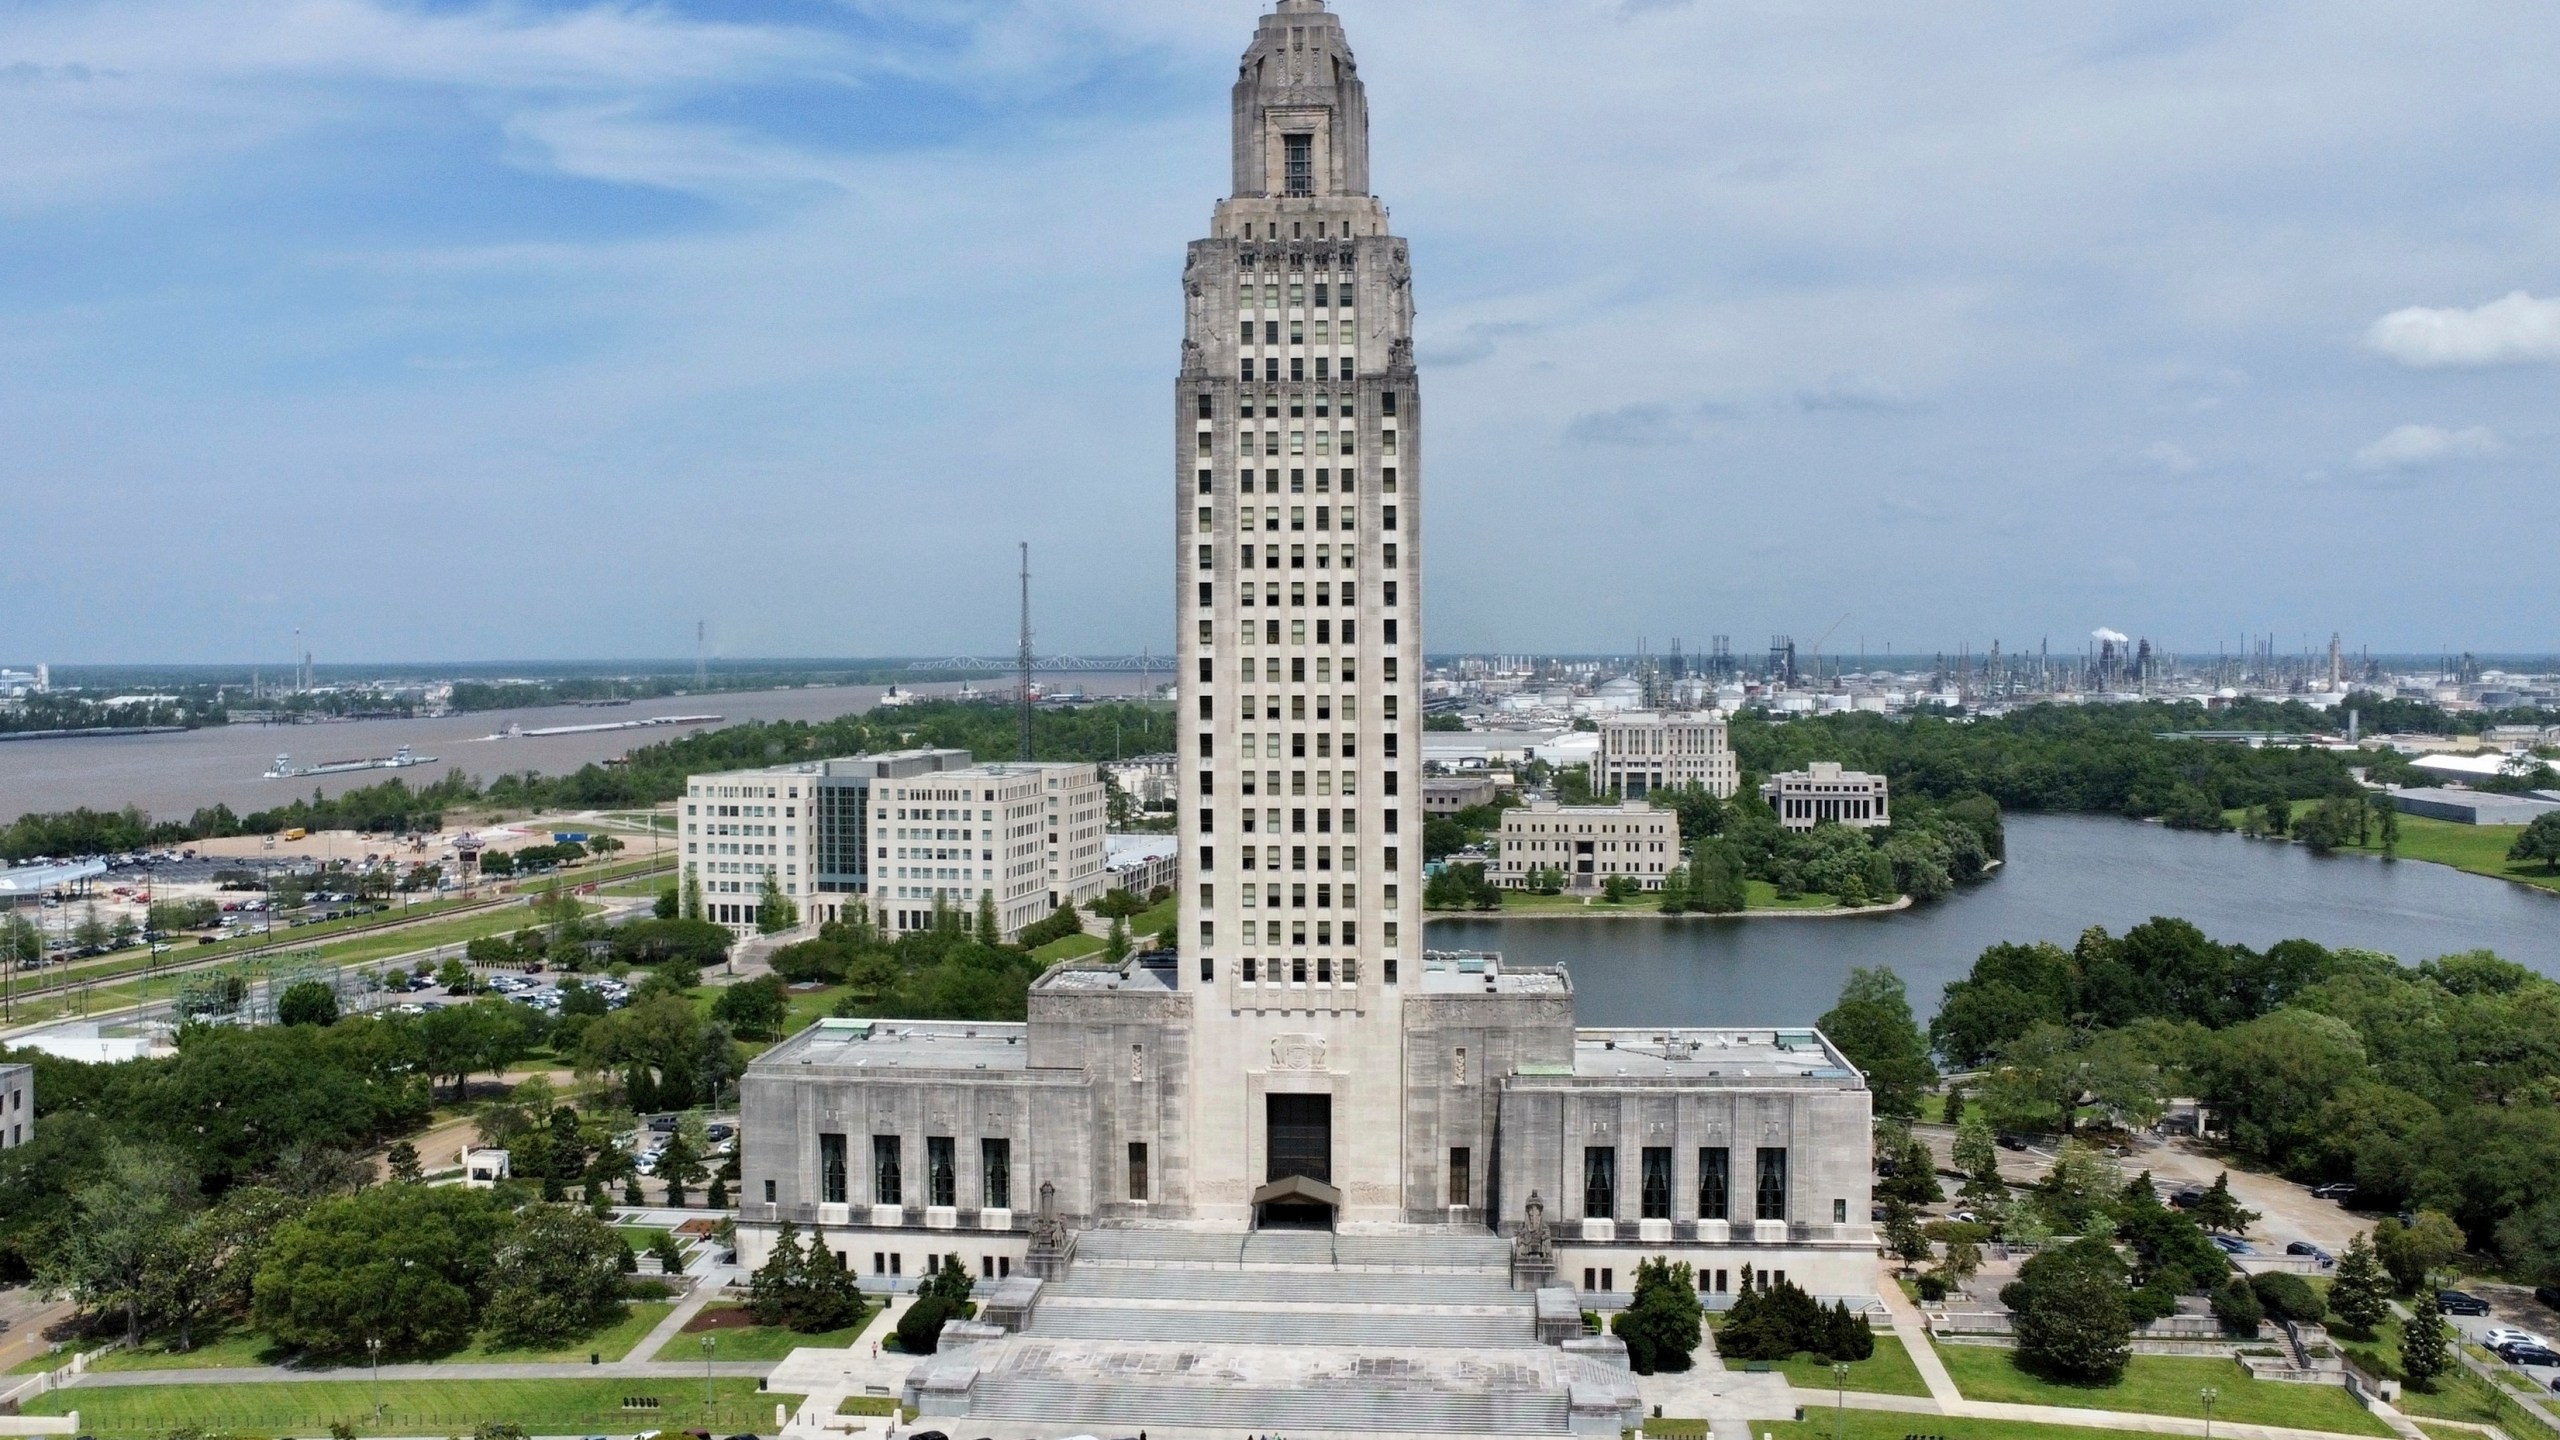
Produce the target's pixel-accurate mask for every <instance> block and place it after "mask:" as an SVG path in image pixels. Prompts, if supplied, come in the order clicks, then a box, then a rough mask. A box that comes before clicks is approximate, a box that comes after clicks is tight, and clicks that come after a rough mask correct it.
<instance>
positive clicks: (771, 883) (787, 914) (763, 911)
mask: <svg viewBox="0 0 2560 1440" xmlns="http://www.w3.org/2000/svg"><path fill="white" fill-rule="evenodd" d="M799 924H800V907H799V906H798V905H797V904H794V903H793V902H792V899H791V897H790V896H788V895H785V894H783V893H782V882H781V881H780V880H779V879H777V878H775V876H774V873H773V871H772V870H770V869H768V870H766V871H765V872H764V887H763V888H762V889H761V890H759V891H757V892H756V933H757V934H759V935H779V934H781V933H782V932H783V931H785V930H790V929H793V928H796V927H797V926H798V925H799Z"/></svg>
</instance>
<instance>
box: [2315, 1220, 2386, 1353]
mask: <svg viewBox="0 0 2560 1440" xmlns="http://www.w3.org/2000/svg"><path fill="white" fill-rule="evenodd" d="M2329 1308H2330V1309H2332V1310H2334V1311H2336V1312H2337V1313H2338V1323H2339V1325H2340V1326H2341V1327H2342V1328H2345V1329H2347V1330H2350V1331H2352V1332H2354V1333H2355V1334H2358V1335H2371V1334H2372V1333H2373V1328H2374V1327H2375V1326H2377V1325H2379V1324H2381V1323H2382V1322H2383V1320H2384V1319H2385V1317H2387V1316H2389V1315H2390V1314H2391V1278H2390V1276H2389V1275H2387V1274H2385V1273H2384V1271H2383V1268H2382V1261H2381V1260H2380V1259H2379V1258H2377V1257H2376V1256H2375V1255H2374V1253H2373V1243H2372V1241H2370V1240H2369V1239H2367V1238H2366V1237H2365V1236H2364V1235H2362V1234H2358V1235H2356V1236H2355V1237H2354V1238H2353V1239H2351V1240H2349V1241H2348V1242H2347V1249H2346V1253H2345V1254H2343V1255H2340V1256H2339V1257H2338V1275H2337V1278H2336V1279H2335V1280H2334V1281H2332V1282H2331V1283H2330V1285H2329Z"/></svg>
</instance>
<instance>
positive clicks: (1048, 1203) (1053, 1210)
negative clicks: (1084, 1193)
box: [1031, 1180, 1067, 1250]
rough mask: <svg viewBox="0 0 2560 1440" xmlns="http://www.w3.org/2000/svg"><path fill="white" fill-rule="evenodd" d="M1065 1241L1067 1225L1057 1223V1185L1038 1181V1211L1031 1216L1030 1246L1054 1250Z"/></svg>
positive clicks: (1036, 1248) (1037, 1248)
mask: <svg viewBox="0 0 2560 1440" xmlns="http://www.w3.org/2000/svg"><path fill="white" fill-rule="evenodd" d="M1066 1243H1067V1227H1066V1226H1064V1225H1061V1224H1059V1223H1058V1187H1057V1186H1056V1185H1055V1184H1053V1183H1051V1182H1049V1181H1047V1180H1043V1181H1041V1182H1040V1213H1039V1214H1037V1215H1034V1216H1032V1217H1031V1248H1032V1249H1034V1250H1055V1249H1057V1248H1059V1247H1060V1246H1062V1245H1064V1244H1066Z"/></svg>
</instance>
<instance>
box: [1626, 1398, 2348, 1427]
mask: <svg viewBox="0 0 2560 1440" xmlns="http://www.w3.org/2000/svg"><path fill="white" fill-rule="evenodd" d="M2297 1388H2299V1387H2297ZM1804 1415H1805V1418H1803V1419H1802V1420H1754V1421H1752V1422H1751V1433H1752V1434H1754V1435H1767V1436H1771V1437H1774V1440H1832V1437H1833V1436H1835V1435H1838V1434H1839V1433H1840V1432H1841V1429H1842V1428H1845V1429H1846V1430H1847V1432H1848V1440H1905V1437H1908V1436H1913V1435H1921V1436H1929V1437H1932V1440H2169V1437H2168V1436H2166V1435H2163V1434H2161V1433H2160V1432H2158V1431H2152V1430H2092V1429H2090V1428H2089V1427H2087V1426H2085V1425H2043V1424H2038V1423H2035V1422H2033V1421H2026V1420H1957V1419H1952V1418H1949V1417H1947V1416H1943V1415H1913V1414H1906V1413H1903V1412H1900V1411H1891V1410H1852V1411H1849V1412H1848V1413H1847V1415H1846V1416H1845V1417H1844V1416H1841V1415H1839V1414H1838V1413H1837V1412H1835V1411H1834V1410H1833V1409H1832V1408H1831V1407H1830V1406H1828V1405H1815V1404H1812V1403H1811V1402H1810V1401H1809V1400H1808V1402H1807V1403H1806V1405H1805V1408H1804ZM1843 1419H1845V1420H1846V1421H1847V1424H1846V1426H1845V1427H1842V1426H1841V1423H1840V1422H1841V1420H1843ZM1660 1423H1662V1422H1656V1421H1647V1422H1646V1424H1645V1427H1644V1433H1645V1434H1647V1435H1684V1436H1687V1435H1695V1436H1703V1435H1705V1434H1706V1433H1707V1429H1706V1425H1707V1422H1705V1421H1703V1420H1696V1421H1689V1422H1686V1423H1688V1424H1691V1425H1695V1426H1696V1427H1697V1428H1696V1429H1684V1430H1666V1429H1659V1428H1656V1427H1657V1425H1659V1424H1660ZM2386 1433H2387V1432H2386Z"/></svg>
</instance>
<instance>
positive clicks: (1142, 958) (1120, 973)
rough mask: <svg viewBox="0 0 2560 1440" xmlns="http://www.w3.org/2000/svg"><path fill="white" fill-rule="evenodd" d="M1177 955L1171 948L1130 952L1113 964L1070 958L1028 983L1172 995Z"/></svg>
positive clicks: (1178, 976)
mask: <svg viewBox="0 0 2560 1440" xmlns="http://www.w3.org/2000/svg"><path fill="white" fill-rule="evenodd" d="M1178 962H1179V957H1177V956H1176V955H1175V954H1174V953H1173V952H1171V951H1161V952H1159V951H1149V952H1148V953H1146V954H1143V955H1132V956H1130V957H1129V958H1128V959H1126V960H1123V961H1121V962H1120V963H1119V964H1117V965H1113V964H1111V963H1109V962H1107V961H1087V962H1081V963H1079V962H1076V961H1069V962H1067V963H1066V964H1064V965H1058V966H1054V967H1052V968H1051V969H1050V970H1049V972H1048V973H1046V974H1044V975H1042V976H1041V977H1040V978H1039V979H1037V980H1034V981H1032V982H1031V988H1032V989H1034V990H1051V991H1056V990H1073V991H1084V992H1092V991H1103V990H1118V991H1122V992H1128V993H1138V994H1144V993H1148V992H1153V993H1156V994H1171V993H1173V992H1174V991H1177V990H1179V989H1181V988H1182V971H1181V969H1180V966H1179V963H1178Z"/></svg>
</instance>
